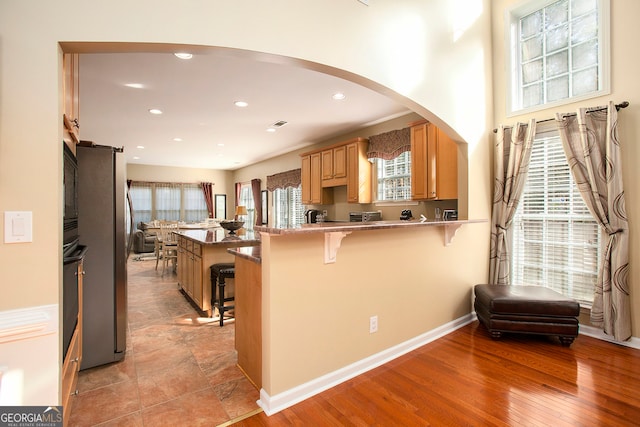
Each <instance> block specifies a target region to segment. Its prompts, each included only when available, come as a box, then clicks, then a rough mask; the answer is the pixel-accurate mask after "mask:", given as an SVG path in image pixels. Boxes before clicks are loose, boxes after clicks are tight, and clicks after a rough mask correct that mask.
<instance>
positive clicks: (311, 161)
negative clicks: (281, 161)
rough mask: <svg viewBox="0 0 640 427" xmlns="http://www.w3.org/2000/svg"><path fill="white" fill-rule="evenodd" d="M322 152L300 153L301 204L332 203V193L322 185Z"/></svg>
mask: <svg viewBox="0 0 640 427" xmlns="http://www.w3.org/2000/svg"><path fill="white" fill-rule="evenodd" d="M321 168H322V154H321V153H320V152H314V153H306V154H302V166H301V174H302V176H301V185H302V192H301V197H302V204H303V205H325V204H330V203H333V193H332V192H331V191H329V189H327V188H323V187H322V177H321V173H322V169H321Z"/></svg>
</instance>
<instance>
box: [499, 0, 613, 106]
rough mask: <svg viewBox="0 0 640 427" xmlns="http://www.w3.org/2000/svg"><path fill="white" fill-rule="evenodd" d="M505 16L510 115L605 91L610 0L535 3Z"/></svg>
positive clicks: (607, 85)
mask: <svg viewBox="0 0 640 427" xmlns="http://www.w3.org/2000/svg"><path fill="white" fill-rule="evenodd" d="M507 16H508V20H509V22H508V23H507V25H506V28H507V31H508V32H509V33H508V34H507V36H506V37H505V38H506V40H507V41H508V42H509V43H510V46H508V48H507V49H508V52H509V55H510V57H511V61H510V62H511V69H510V72H509V73H508V78H509V79H510V91H509V90H508V91H507V92H508V93H509V92H510V93H509V94H508V95H507V96H508V100H507V104H508V105H507V107H508V113H509V114H514V113H516V112H518V113H522V112H524V111H535V110H540V109H542V108H548V107H549V106H550V105H559V104H562V103H567V102H573V101H576V100H579V99H585V98H591V97H595V96H601V95H604V94H606V93H608V92H609V72H608V70H609V65H608V64H609V58H608V52H609V44H608V43H609V34H608V32H609V24H608V22H609V0H560V1H557V0H556V1H549V0H547V1H544V0H533V1H530V2H527V3H525V4H524V5H523V6H519V7H517V8H514V9H511V10H510V11H509V13H508V14H507ZM569 100H571V101H569Z"/></svg>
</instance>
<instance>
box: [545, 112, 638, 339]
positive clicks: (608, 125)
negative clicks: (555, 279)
mask: <svg viewBox="0 0 640 427" xmlns="http://www.w3.org/2000/svg"><path fill="white" fill-rule="evenodd" d="M556 120H557V122H558V130H559V132H560V138H561V140H562V145H563V147H564V150H565V153H566V155H567V159H568V161H569V166H570V167H571V173H572V174H573V178H574V180H575V181H576V184H577V186H578V189H579V190H580V194H581V195H582V198H583V199H584V201H585V204H586V205H587V207H588V208H589V211H590V212H591V214H592V215H593V216H594V218H596V220H597V221H598V222H599V223H600V226H601V227H602V229H603V230H604V231H605V232H606V233H607V235H608V236H609V237H608V239H605V243H604V245H605V247H604V251H603V255H604V259H603V261H602V266H601V267H600V269H599V271H598V280H597V283H596V288H595V294H594V298H593V306H592V308H591V323H592V324H593V325H595V326H598V327H601V328H602V329H603V331H604V332H605V333H606V334H609V335H613V337H614V338H615V339H616V340H619V341H624V340H627V339H629V338H630V337H631V310H630V303H631V302H630V298H629V284H628V276H629V225H628V222H627V213H626V210H625V202H624V189H623V187H622V162H621V159H622V154H621V152H620V143H619V141H618V131H617V124H618V113H617V110H616V108H615V106H614V105H613V103H611V102H610V103H609V105H608V106H607V107H599V108H593V109H585V108H580V109H578V112H577V114H575V115H574V114H571V115H567V114H564V115H563V114H556Z"/></svg>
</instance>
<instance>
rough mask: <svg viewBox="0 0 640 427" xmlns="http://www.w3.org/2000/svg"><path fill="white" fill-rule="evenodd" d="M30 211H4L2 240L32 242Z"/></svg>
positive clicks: (7, 241) (6, 241)
mask: <svg viewBox="0 0 640 427" xmlns="http://www.w3.org/2000/svg"><path fill="white" fill-rule="evenodd" d="M31 219H32V212H30V211H22V212H17V211H13V212H10V211H7V212H5V213H4V242H5V243H24V242H32V241H33V238H32V231H31V230H32V221H31Z"/></svg>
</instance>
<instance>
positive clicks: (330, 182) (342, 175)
mask: <svg viewBox="0 0 640 427" xmlns="http://www.w3.org/2000/svg"><path fill="white" fill-rule="evenodd" d="M321 163H322V186H323V187H337V186H339V185H347V146H346V145H340V146H338V147H334V148H331V149H328V150H324V151H323V152H322V162H321Z"/></svg>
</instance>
